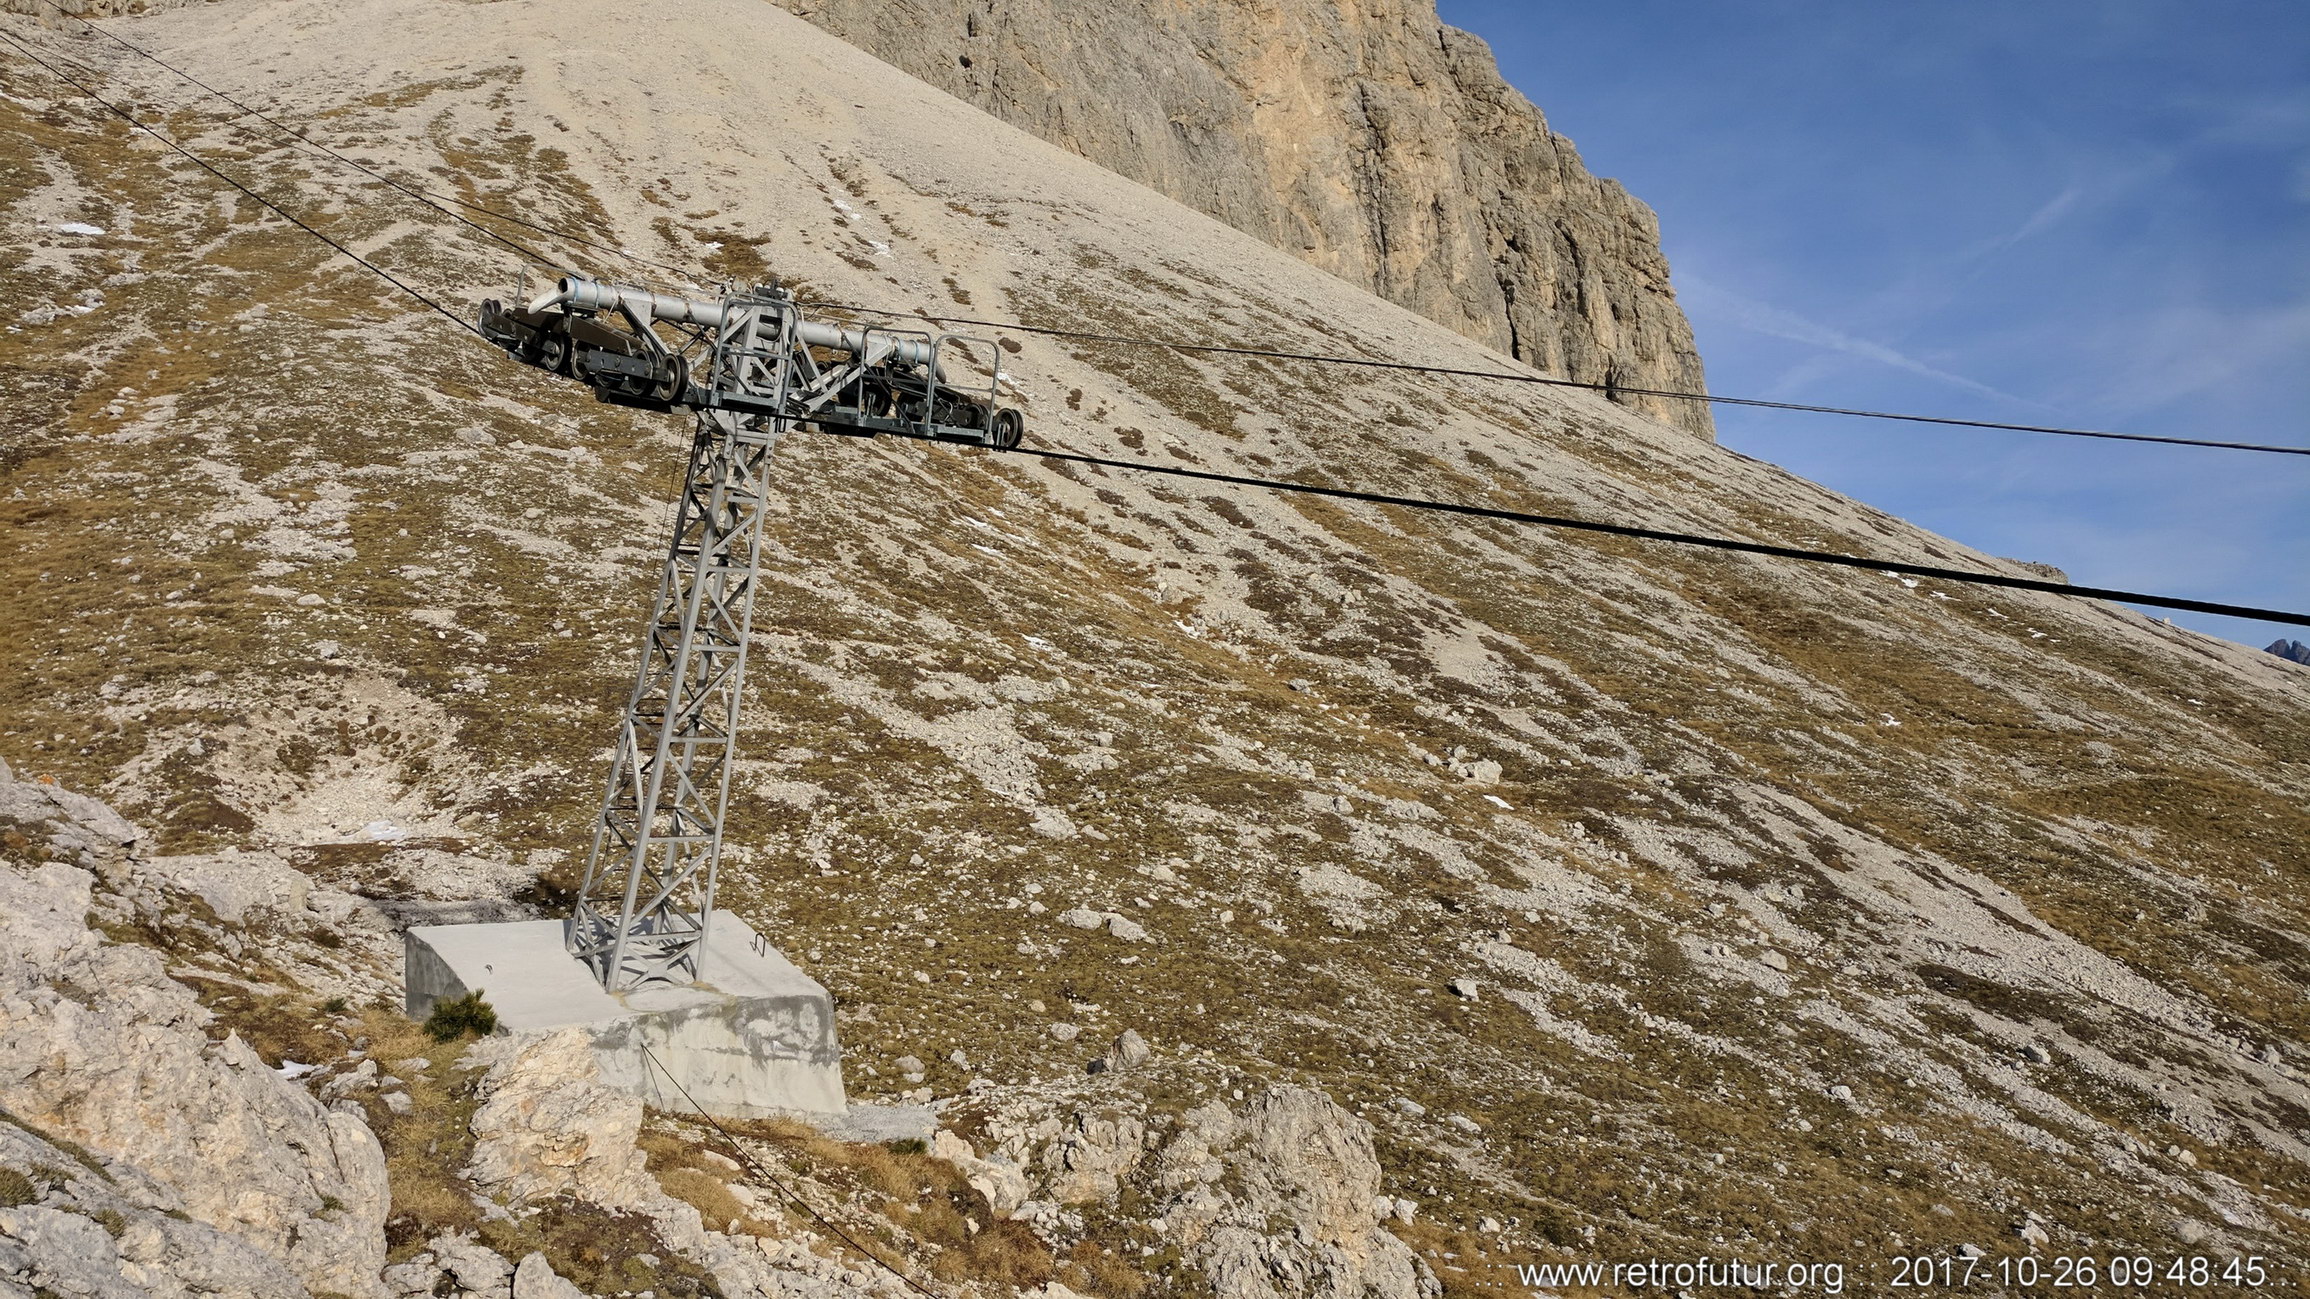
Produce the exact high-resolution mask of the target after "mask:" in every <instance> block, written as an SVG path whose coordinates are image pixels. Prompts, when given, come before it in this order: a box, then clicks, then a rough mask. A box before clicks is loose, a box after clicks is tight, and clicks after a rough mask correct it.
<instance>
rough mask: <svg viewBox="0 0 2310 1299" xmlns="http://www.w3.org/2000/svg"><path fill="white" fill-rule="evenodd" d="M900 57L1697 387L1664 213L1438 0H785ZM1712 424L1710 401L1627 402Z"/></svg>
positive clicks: (1700, 425) (1598, 376)
mask: <svg viewBox="0 0 2310 1299" xmlns="http://www.w3.org/2000/svg"><path fill="white" fill-rule="evenodd" d="M781 2H782V3H784V4H785V5H786V7H787V8H789V9H791V10H793V11H794V12H795V13H797V14H799V15H801V16H802V17H805V18H807V19H809V20H810V21H812V22H814V23H816V24H817V25H819V26H821V27H823V28H825V29H827V30H828V31H831V32H833V33H835V34H836V35H838V36H841V37H842V38H843V39H845V40H847V41H849V42H851V43H852V44H854V45H857V46H860V47H861V48H863V49H865V50H867V51H868V52H869V53H872V54H874V55H875V56H877V57H878V58H881V59H883V60H885V61H886V62H889V63H892V64H895V65H897V66H898V67H900V68H903V69H905V70H906V71H907V72H910V73H913V74H914V75H915V76H917V77H920V78H922V79H924V80H926V81H929V82H931V83H932V84H934V85H936V86H939V87H940V88H942V89H944V90H947V91H949V92H950V93H952V94H955V95H957V96H959V97H961V98H963V99H967V100H969V101H971V102H972V103H974V104H977V105H978V106H980V107H981V108H984V109H986V110H987V111H989V112H991V113H993V114H995V115H996V116H998V117H1001V118H1003V119H1004V120H1006V121H1008V122H1010V123H1012V124H1013V125H1016V126H1020V127H1023V128H1025V129H1027V130H1029V131H1032V132H1034V133H1035V134H1037V135H1040V136H1042V137H1043V138H1044V139H1046V140H1049V141H1051V142H1053V143H1055V144H1058V145H1061V146H1063V147H1065V148H1068V149H1071V150H1073V151H1074V152H1076V153H1079V154H1081V155H1083V156H1084V157H1086V158H1089V159H1091V160H1092V161H1094V162H1097V163H1099V164H1101V165H1102V166H1105V167H1108V168H1110V169H1112V170H1114V171H1117V172H1120V173H1122V174H1123V175H1125V176H1129V177H1130V178H1132V179H1133V180H1137V181H1139V182H1141V183H1142V184H1145V185H1148V186H1150V187H1151V188H1154V189H1156V190H1159V191H1161V192H1163V193H1165V194H1168V195H1170V196H1171V197H1173V198H1176V199H1178V200H1180V201H1182V202H1184V203H1187V204H1189V205H1191V206H1193V207H1196V208H1198V209H1200V210H1202V211H1204V212H1206V213H1209V214H1210V215H1212V216H1214V217H1217V218H1218V219H1220V220H1222V221H1225V222H1227V223H1228V224H1230V225H1233V226H1235V227H1236V228H1237V229H1239V230H1242V231H1244V232H1246V233H1248V234H1251V235H1255V236H1257V237H1258V238H1260V239H1264V240H1266V241H1267V242H1268V243H1271V244H1273V245H1275V246H1276V247H1278V248H1281V249H1284V250H1286V251H1288V252H1291V253H1293V254H1296V255H1297V256H1299V257H1301V258H1303V259H1305V260H1306V261H1309V262H1311V263H1313V264H1315V265H1317V266H1320V267H1322V268H1323V269H1325V270H1327V271H1330V272H1332V273H1333V274H1335V275H1338V276H1340V277H1341V278H1343V279H1346V280H1348V281H1350V282H1352V283H1356V284H1360V285H1365V286H1368V287H1369V288H1371V289H1372V290H1373V291H1374V292H1376V293H1378V294H1380V295H1381V296H1382V297H1385V298H1387V299H1389V300H1391V301H1393V302H1396V303H1399V304H1401V305H1403V306H1405V307H1409V308H1411V309H1412V310H1414V311H1417V312H1419V313H1420V314H1422V315H1424V316H1427V317H1428V318H1430V319H1432V320H1435V321H1437V322H1439V323H1441V324H1444V325H1446V326H1449V327H1450V328H1452V329H1454V330H1456V331H1458V332H1460V333H1461V334H1464V335H1466V336H1468V337H1470V338H1474V339H1477V340H1479V341H1481V342H1484V343H1486V344H1489V345H1490V346H1492V347H1495V348H1498V349H1500V350H1501V351H1504V352H1509V353H1511V354H1513V355H1514V356H1516V357H1517V358H1519V359H1521V360H1523V361H1526V362H1528V363H1530V364H1532V365H1534V366H1537V367H1539V368H1540V369H1542V370H1545V371H1547V372H1549V373H1552V374H1560V375H1564V376H1566V377H1569V378H1573V379H1580V380H1584V381H1588V382H1607V381H1612V382H1618V383H1624V384H1628V385H1631V386H1634V387H1649V388H1668V389H1677V390H1685V391H1695V390H1699V389H1700V388H1701V386H1702V375H1701V363H1700V356H1699V354H1698V353H1697V352H1695V351H1694V349H1693V342H1692V329H1691V327H1690V325H1688V324H1687V323H1686V321H1685V318H1684V313H1683V312H1682V311H1681V310H1680V309H1679V308H1678V307H1677V305H1676V298H1675V295H1674V293H1673V292H1672V291H1671V290H1670V288H1669V282H1668V262H1667V260H1666V259H1665V258H1664V257H1662V255H1661V252H1660V231H1659V227H1658V224H1657V223H1656V221H1655V219H1654V217H1653V214H1652V210H1651V209H1650V208H1648V207H1646V206H1645V205H1644V204H1643V203H1641V202H1639V201H1637V200H1636V199H1635V198H1633V197H1631V196H1630V195H1629V194H1628V192H1627V191H1626V190H1623V189H1622V188H1621V187H1620V185H1619V184H1618V183H1617V182H1615V181H1611V180H1605V179H1600V178H1598V177H1596V176H1592V175H1590V174H1588V171H1587V169H1586V168H1584V167H1582V166H1581V163H1580V157H1579V155H1578V153H1576V152H1575V151H1574V149H1573V147H1572V143H1571V141H1569V140H1566V139H1565V138H1564V137H1562V136H1560V135H1557V134H1555V133H1553V132H1552V131H1550V130H1549V129H1548V124H1547V122H1546V120H1545V119H1543V118H1542V117H1541V115H1540V111H1539V110H1538V109H1537V108H1535V107H1533V105H1532V103H1531V102H1530V101H1529V100H1527V99H1525V98H1524V96H1522V95H1521V94H1519V93H1517V92H1516V91H1515V90H1514V89H1513V88H1511V87H1510V86H1509V85H1508V84H1507V83H1506V82H1504V81H1502V80H1501V79H1500V73H1499V69H1498V67H1497V65H1496V64H1495V63H1494V61H1493V58H1492V52H1491V49H1490V48H1489V47H1488V46H1486V45H1485V44H1484V42H1483V41H1482V40H1480V39H1478V38H1477V37H1474V36H1471V35H1469V34H1468V33H1466V32H1463V31H1459V30H1456V29H1454V28H1451V27H1447V26H1444V25H1443V24H1442V23H1441V22H1439V21H1438V20H1437V17H1436V9H1435V3H1434V0H1356V2H1355V3H1349V2H1347V0H1117V2H1116V3H1111V4H1101V5H1079V4H1069V3H1065V2H1064V0H781ZM1628 401H1629V403H1630V404H1631V405H1634V406H1636V407H1637V408H1639V409H1641V410H1643V411H1645V412H1646V413H1647V414H1650V415H1653V416H1655V417H1656V418H1659V419H1663V420H1665V421H1667V422H1669V423H1671V424H1675V425H1677V426H1679V427H1682V428H1685V429H1689V430H1691V431H1692V432H1695V433H1699V434H1702V435H1704V436H1708V435H1711V434H1712V433H1713V427H1714V426H1713V424H1712V422H1711V420H1710V418H1709V413H1708V408H1707V406H1705V405H1704V404H1701V403H1698V402H1685V401H1665V400H1661V399H1658V398H1630V399H1628Z"/></svg>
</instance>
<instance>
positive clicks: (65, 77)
mask: <svg viewBox="0 0 2310 1299" xmlns="http://www.w3.org/2000/svg"><path fill="white" fill-rule="evenodd" d="M0 40H4V41H6V42H8V43H9V44H10V45H13V46H15V47H16V48H17V50H18V51H20V52H21V53H22V54H23V55H24V57H25V58H28V59H30V60H32V61H33V62H34V63H37V64H39V65H40V66H41V67H44V68H46V69H48V71H49V73H50V75H52V76H54V77H55V78H56V79H57V80H59V81H62V82H64V83H65V84H67V85H69V86H72V87H74V88H76V89H77V90H79V91H80V93H82V94H84V95H86V96H88V97H89V98H90V99H93V100H95V101H96V102H97V103H98V104H101V105H103V106H104V108H105V109H106V110H107V111H109V112H111V113H112V114H113V115H115V116H117V117H119V118H120V119H121V120H122V121H124V122H127V123H128V124H129V125H130V126H133V127H135V128H136V129H137V130H139V131H142V132H144V133H145V134H146V135H149V136H151V137H152V138H153V139H155V140H158V141H160V142H161V143H162V144H165V145H167V146H168V147H169V148H171V149H173V150H175V151H176V152H177V153H179V154H181V155H183V156H184V157H185V159H186V160H188V161H190V162H191V163H192V164H193V165H194V166H196V167H199V168H200V169H201V170H202V171H205V172H207V173H208V174H210V175H211V176H214V177H216V178H217V179H218V180H221V181H223V182H224V183H225V184H227V185H230V186H232V187H233V188H234V189H237V190H239V191H240V192H241V193H243V194H246V195H248V196H249V197H250V198H253V199H255V200H256V201H257V202H259V203H262V204H264V205H265V207H267V208H268V209H270V210H271V211H272V213H273V215H275V216H277V217H279V218H281V219H282V220H283V221H286V222H288V223H289V224H290V225H293V226H295V227H296V228H298V229H299V230H302V231H304V232H305V233H306V234H309V235H311V236H313V237H314V238H315V239H318V240H320V241H321V242H322V243H325V244H327V245H329V246H330V247H331V248H334V249H336V250H337V251H338V252H340V253H342V254H344V255H345V256H346V257H348V258H350V259H352V260H353V261H354V262H355V263H357V264H359V265H360V267H361V268H362V269H363V270H366V271H368V272H369V273H370V274H372V275H374V276H376V277H377V278H378V279H381V280H383V281H385V282H386V283H387V284H390V285H392V286H393V287H394V288H396V289H399V290H401V291H402V292H403V293H406V294H408V295H409V296H410V297H412V298H415V299H417V300H418V301H419V302H422V303H424V304H425V305H426V306H427V307H430V308H432V309H433V310H434V311H435V312H438V313H439V314H440V315H441V316H442V318H443V319H445V320H447V321H449V322H450V323H451V324H453V325H455V326H457V327H458V328H459V329H462V330H464V331H465V332H466V333H468V334H471V335H473V336H474V337H475V338H482V341H484V342H487V341H488V340H487V339H486V338H483V336H482V333H481V330H480V329H479V328H478V327H477V326H475V325H474V323H473V322H472V321H470V320H467V319H466V318H465V317H463V316H461V315H458V314H457V313H456V312H454V311H451V310H450V309H449V308H447V307H444V306H442V305H441V304H440V303H438V302H436V301H434V300H433V299H432V298H430V297H428V296H426V295H425V294H424V293H423V292H421V291H419V290H417V289H415V288H412V287H410V286H409V285H408V284H406V283H404V282H402V281H401V280H400V279H399V278H398V277H396V276H395V275H394V274H393V273H392V272H391V271H388V270H386V269H385V268H384V267H382V266H379V265H378V264H377V263H375V262H373V261H370V260H369V259H368V258H366V257H363V256H362V255H361V254H359V253H357V252H354V251H353V250H352V249H350V248H347V247H346V246H345V245H343V244H341V243H338V242H337V241H336V240H334V239H331V238H330V237H329V236H327V235H325V234H323V233H321V232H320V231H319V230H316V229H314V228H313V227H312V226H310V225H307V224H306V223H305V222H304V221H303V220H301V219H300V218H298V217H297V216H296V215H295V214H294V213H291V212H290V211H289V210H288V209H287V208H284V207H282V206H281V205H280V204H278V203H275V202H274V201H273V200H271V199H269V198H266V197H265V196H264V195H262V194H259V193H258V192H257V191H255V190H253V189H251V188H249V187H248V186H247V185H245V184H242V183H241V182H240V181H239V180H236V179H235V178H233V177H232V176H229V175H227V174H225V173H224V172H223V171H220V170H219V169H218V168H217V167H216V166H215V165H214V164H212V163H210V162H209V161H208V160H207V159H206V158H203V157H201V156H200V155H199V154H197V153H194V152H193V151H192V150H190V149H187V148H185V147H184V146H183V145H181V144H178V143H177V142H176V141H175V140H172V139H170V138H169V137H168V136H166V135H163V134H161V133H160V131H159V130H157V129H155V128H153V127H151V126H148V125H146V124H145V123H144V122H143V121H141V120H139V119H138V118H137V116H136V115H135V114H134V113H131V112H129V111H128V110H127V109H125V108H122V107H121V106H120V105H118V104H115V103H113V102H112V101H111V100H109V99H106V98H105V97H104V96H102V95H100V94H98V93H96V91H95V90H94V89H93V88H91V87H90V86H89V85H88V83H87V82H84V81H82V80H80V79H79V78H78V77H75V76H73V75H72V74H71V73H69V72H67V71H65V70H64V69H62V68H60V67H57V66H56V65H55V64H53V63H51V62H49V61H48V60H46V59H44V58H42V57H40V55H39V54H37V53H36V52H34V51H33V49H32V47H30V46H28V45H26V44H25V43H24V42H22V41H20V40H18V39H16V38H15V37H14V36H12V35H10V34H9V33H7V32H0Z"/></svg>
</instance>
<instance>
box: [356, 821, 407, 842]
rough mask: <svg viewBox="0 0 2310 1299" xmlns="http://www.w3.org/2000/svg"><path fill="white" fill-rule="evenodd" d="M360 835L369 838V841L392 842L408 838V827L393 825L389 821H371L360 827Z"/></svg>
mask: <svg viewBox="0 0 2310 1299" xmlns="http://www.w3.org/2000/svg"><path fill="white" fill-rule="evenodd" d="M360 837H361V838H363V839H367V840H369V841H370V842H371V843H392V842H394V841H396V840H400V839H406V838H408V837H409V828H408V827H407V826H402V825H395V824H393V823H392V822H391V821H371V822H370V823H369V824H367V825H365V826H362V827H361V831H360Z"/></svg>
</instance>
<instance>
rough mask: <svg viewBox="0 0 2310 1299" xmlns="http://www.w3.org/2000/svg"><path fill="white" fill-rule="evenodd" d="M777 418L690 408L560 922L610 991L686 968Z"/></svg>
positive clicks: (703, 922)
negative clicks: (613, 734) (658, 555)
mask: <svg viewBox="0 0 2310 1299" xmlns="http://www.w3.org/2000/svg"><path fill="white" fill-rule="evenodd" d="M785 424H786V421H784V420H778V419H772V418H768V417H757V418H753V419H743V420H742V419H741V418H740V417H739V416H737V415H734V414H732V413H731V412H729V411H725V410H712V409H705V410H700V411H699V412H698V432H697V437H696V440H695V441H694V442H693V443H692V445H691V448H690V463H689V469H688V471H687V475H686V478H685V480H684V483H683V488H682V497H681V504H680V507H679V510H678V512H677V513H676V516H675V522H674V539H673V544H672V546H671V547H669V549H668V550H667V554H666V568H665V576H664V578H663V579H662V580H661V581H660V583H659V586H658V597H657V604H656V607H655V609H654V610H653V612H652V615H651V618H650V623H649V631H648V634H647V635H646V637H645V638H644V640H643V644H642V661H641V667H640V670H639V671H638V672H637V673H636V674H635V678H634V691H633V695H632V697H631V699H630V700H629V702H628V703H627V705H626V717H625V723H624V725H623V726H622V727H621V728H620V729H619V734H618V742H617V749H616V755H615V756H614V757H613V758H612V759H611V761H610V776H609V785H608V788H607V790H606V791H605V793H604V795H603V798H602V811H601V817H600V819H599V820H598V821H597V822H596V823H595V825H594V839H593V848H592V850H591V851H590V852H589V853H588V854H587V855H586V873H585V883H584V884H583V885H582V886H581V887H580V889H579V892H578V899H577V905H576V908H575V909H574V910H573V912H572V913H571V915H570V918H569V921H568V928H567V932H566V937H567V940H568V943H569V949H570V951H571V953H572V954H573V955H575V956H576V957H577V958H578V959H579V960H582V961H584V962H585V963H586V964H587V965H588V966H590V967H591V968H592V969H593V971H594V974H595V976H596V977H597V978H599V979H600V980H601V982H602V986H603V987H605V988H608V989H610V990H611V991H613V992H616V991H623V990H625V989H628V988H632V987H634V986H636V985H638V984H641V983H644V982H648V981H650V980H653V979H670V980H674V981H677V982H688V981H691V980H695V979H696V978H697V977H698V975H699V969H698V966H699V958H700V955H701V953H702V950H703V948H704V946H705V942H706V929H707V925H708V922H709V921H710V919H711V918H712V916H713V913H714V877H715V872H716V869H717V868H718V867H719V865H720V859H721V854H722V816H723V812H724V810H725V809H726V808H727V806H728V804H729V799H730V769H731V756H732V750H733V748H734V746H735V743H736V740H737V734H738V705H739V686H740V683H741V682H742V681H743V680H744V679H745V669H746V641H747V633H748V631H749V630H750V629H751V627H752V623H753V617H754V593H755V589H756V587H757V586H758V585H759V584H760V579H761V571H762V516H763V500H764V497H765V495H766V493H767V492H768V490H769V471H770V455H771V450H772V448H773V447H774V446H775V445H776V443H777V441H778V438H779V435H780V434H781V433H783V432H784V430H785Z"/></svg>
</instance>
